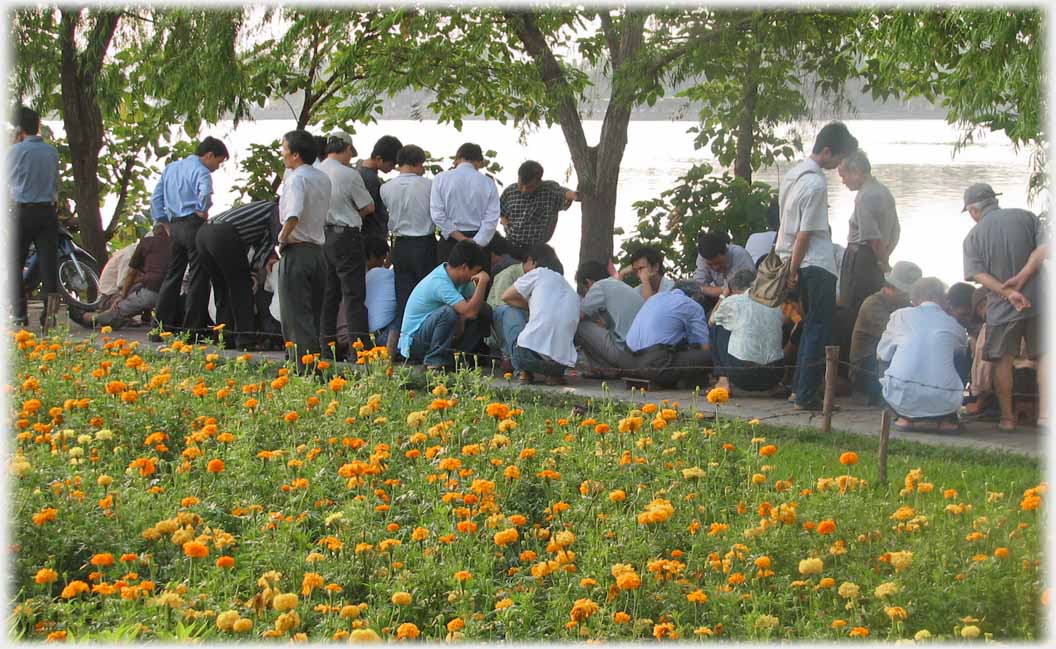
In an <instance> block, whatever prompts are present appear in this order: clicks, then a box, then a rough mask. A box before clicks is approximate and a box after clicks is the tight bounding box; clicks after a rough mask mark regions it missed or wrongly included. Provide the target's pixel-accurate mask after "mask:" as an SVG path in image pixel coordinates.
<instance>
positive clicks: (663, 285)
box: [638, 275, 675, 299]
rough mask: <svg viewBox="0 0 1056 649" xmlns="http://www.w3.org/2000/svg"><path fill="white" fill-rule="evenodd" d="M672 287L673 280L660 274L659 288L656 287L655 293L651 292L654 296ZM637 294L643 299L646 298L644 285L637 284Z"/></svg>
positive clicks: (673, 286) (673, 285) (673, 284)
mask: <svg viewBox="0 0 1056 649" xmlns="http://www.w3.org/2000/svg"><path fill="white" fill-rule="evenodd" d="M673 288H675V280H673V279H671V278H670V277H668V276H667V275H661V276H660V288H658V289H656V293H653V297H656V296H657V295H659V294H661V293H667V292H668V291H670V290H671V289H673ZM638 294H639V295H641V296H642V298H643V299H648V298H646V297H645V286H643V285H641V284H639V285H638Z"/></svg>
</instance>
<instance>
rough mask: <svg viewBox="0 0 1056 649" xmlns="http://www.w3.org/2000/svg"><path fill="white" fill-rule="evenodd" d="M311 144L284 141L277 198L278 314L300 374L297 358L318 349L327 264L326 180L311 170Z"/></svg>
mask: <svg viewBox="0 0 1056 649" xmlns="http://www.w3.org/2000/svg"><path fill="white" fill-rule="evenodd" d="M315 156H316V150H315V140H314V139H312V136H311V134H310V133H308V131H304V130H297V131H290V132H289V133H287V134H286V135H284V136H283V138H282V163H283V165H285V166H286V169H288V171H287V172H286V175H285V177H284V178H283V179H282V196H281V197H280V198H279V222H280V223H281V224H282V231H281V232H279V237H278V239H279V253H280V258H279V270H278V272H279V287H278V294H279V314H280V320H282V337H283V338H284V339H285V340H287V341H291V342H293V346H292V347H291V348H290V355H291V357H292V358H293V359H294V360H295V361H296V363H297V367H298V369H299V370H301V371H304V369H305V364H304V363H303V362H302V360H301V357H302V356H303V355H305V354H314V353H318V352H319V351H320V346H319V316H320V313H321V312H322V310H323V287H324V285H325V282H326V261H325V260H324V259H323V250H322V247H323V244H324V243H325V240H326V239H325V235H324V232H323V228H324V226H325V225H326V215H327V213H328V212H329V211H330V179H329V178H328V177H327V175H326V174H325V173H323V172H321V171H319V170H318V169H315V168H313V167H312V163H313V162H315Z"/></svg>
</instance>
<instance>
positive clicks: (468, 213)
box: [429, 162, 499, 246]
mask: <svg viewBox="0 0 1056 649" xmlns="http://www.w3.org/2000/svg"><path fill="white" fill-rule="evenodd" d="M429 212H430V215H431V216H432V218H433V223H435V224H436V227H438V228H440V234H441V235H442V236H443V237H444V238H445V239H450V238H451V233H452V232H454V231H456V230H458V231H460V232H476V233H477V234H476V235H474V237H473V240H474V241H476V242H477V243H478V244H480V245H481V246H486V245H488V244H489V243H491V238H492V237H493V236H494V235H495V228H496V226H498V224H499V191H498V190H497V189H496V188H495V181H494V180H492V179H491V178H489V177H488V176H485V175H484V174H482V173H480V172H479V171H477V168H476V167H474V166H473V163H471V162H463V163H461V164H459V165H458V166H457V167H455V168H454V169H451V170H449V171H444V172H442V173H440V174H438V175H437V176H436V178H434V179H433V191H432V193H431V194H430V196H429Z"/></svg>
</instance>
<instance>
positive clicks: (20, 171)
mask: <svg viewBox="0 0 1056 649" xmlns="http://www.w3.org/2000/svg"><path fill="white" fill-rule="evenodd" d="M7 168H8V173H10V174H11V175H10V179H11V180H10V185H11V200H12V201H13V202H15V203H54V202H55V195H56V193H57V191H58V186H59V152H58V151H56V150H55V147H53V146H51V145H50V144H48V143H47V142H45V141H44V138H42V137H40V136H39V135H29V136H27V137H25V138H24V139H23V140H22V141H21V142H19V143H18V144H15V145H14V146H12V147H11V148H10V149H8V151H7Z"/></svg>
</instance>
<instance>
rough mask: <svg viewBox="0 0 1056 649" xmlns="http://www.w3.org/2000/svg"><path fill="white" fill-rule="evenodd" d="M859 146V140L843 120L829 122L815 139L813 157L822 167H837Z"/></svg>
mask: <svg viewBox="0 0 1056 649" xmlns="http://www.w3.org/2000/svg"><path fill="white" fill-rule="evenodd" d="M857 148H858V140H857V139H856V138H855V137H854V136H853V135H851V132H850V131H848V130H847V125H846V124H844V123H843V122H829V123H828V124H826V125H825V126H823V127H822V128H821V131H819V132H818V136H817V137H816V138H815V139H814V149H813V150H812V151H811V157H812V158H813V159H814V161H815V162H817V163H818V164H819V165H820V166H821V168H822V169H835V168H836V167H837V166H839V164H840V162H842V161H843V159H844V158H845V157H846V156H847V155H848V154H850V153H851V152H852V151H854V150H855V149H857Z"/></svg>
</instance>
